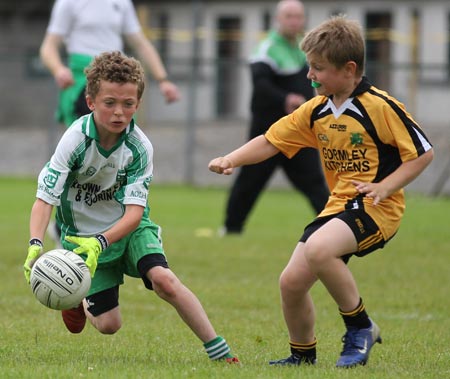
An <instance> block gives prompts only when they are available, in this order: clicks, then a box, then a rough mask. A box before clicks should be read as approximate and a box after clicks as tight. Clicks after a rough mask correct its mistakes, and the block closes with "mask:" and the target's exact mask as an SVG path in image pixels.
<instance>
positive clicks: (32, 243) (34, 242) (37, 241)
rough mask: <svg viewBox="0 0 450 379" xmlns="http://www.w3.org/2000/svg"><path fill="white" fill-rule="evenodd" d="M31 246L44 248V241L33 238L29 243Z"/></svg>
mask: <svg viewBox="0 0 450 379" xmlns="http://www.w3.org/2000/svg"><path fill="white" fill-rule="evenodd" d="M28 243H29V245H30V246H33V245H39V246H40V247H44V244H43V243H42V241H41V240H40V239H39V238H32V239H30V242H28Z"/></svg>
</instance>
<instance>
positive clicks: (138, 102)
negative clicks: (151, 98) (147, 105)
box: [136, 99, 142, 109]
mask: <svg viewBox="0 0 450 379" xmlns="http://www.w3.org/2000/svg"><path fill="white" fill-rule="evenodd" d="M141 102H142V99H138V101H137V103H136V109H138V108H139V105H141Z"/></svg>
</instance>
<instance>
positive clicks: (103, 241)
mask: <svg viewBox="0 0 450 379" xmlns="http://www.w3.org/2000/svg"><path fill="white" fill-rule="evenodd" d="M95 238H97V241H98V242H100V246H101V247H102V251H103V250H105V249H106V248H107V247H108V246H109V242H108V240H107V239H106V237H105V236H104V235H103V234H97V235H96V236H95Z"/></svg>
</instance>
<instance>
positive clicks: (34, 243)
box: [23, 238, 43, 284]
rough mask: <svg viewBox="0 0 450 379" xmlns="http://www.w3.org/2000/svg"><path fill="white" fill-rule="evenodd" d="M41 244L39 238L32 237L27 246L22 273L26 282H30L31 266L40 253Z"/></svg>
mask: <svg viewBox="0 0 450 379" xmlns="http://www.w3.org/2000/svg"><path fill="white" fill-rule="evenodd" d="M42 249H43V245H42V242H41V241H40V240H38V239H37V238H34V239H32V240H30V246H29V247H28V255H27V258H26V259H25V263H24V264H23V274H24V275H25V280H26V281H27V283H28V284H30V275H31V268H32V267H33V265H34V262H36V261H37V259H38V258H39V256H40V255H41V253H42Z"/></svg>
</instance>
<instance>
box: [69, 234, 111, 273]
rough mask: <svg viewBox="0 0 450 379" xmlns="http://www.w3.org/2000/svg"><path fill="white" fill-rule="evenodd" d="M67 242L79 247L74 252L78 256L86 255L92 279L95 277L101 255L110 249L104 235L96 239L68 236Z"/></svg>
mask: <svg viewBox="0 0 450 379" xmlns="http://www.w3.org/2000/svg"><path fill="white" fill-rule="evenodd" d="M65 240H66V241H68V242H71V243H74V244H76V245H79V247H77V248H76V249H74V250H73V252H74V253H76V254H86V255H87V258H86V266H88V268H89V272H90V273H91V277H94V274H95V270H96V269H97V261H98V256H99V255H100V253H101V252H102V251H103V250H105V249H106V248H107V247H108V240H107V239H106V238H105V236H104V235H103V234H99V235H97V236H95V237H75V236H66V238H65Z"/></svg>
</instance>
